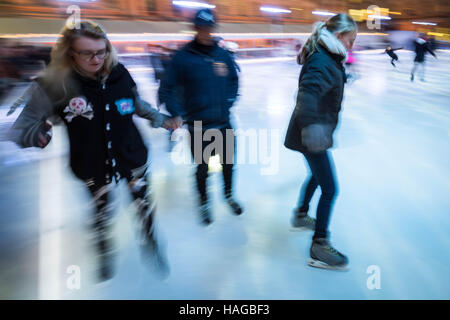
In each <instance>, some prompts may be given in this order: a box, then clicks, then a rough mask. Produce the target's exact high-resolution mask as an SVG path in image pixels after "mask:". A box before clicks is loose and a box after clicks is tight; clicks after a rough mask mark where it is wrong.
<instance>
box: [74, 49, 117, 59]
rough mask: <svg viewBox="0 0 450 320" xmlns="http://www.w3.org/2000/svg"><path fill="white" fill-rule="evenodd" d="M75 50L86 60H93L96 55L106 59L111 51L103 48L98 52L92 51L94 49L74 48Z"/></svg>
mask: <svg viewBox="0 0 450 320" xmlns="http://www.w3.org/2000/svg"><path fill="white" fill-rule="evenodd" d="M72 51H73V52H75V53H76V54H78V55H79V56H80V57H81V59H83V60H84V61H91V60H92V59H94V57H97V58H98V59H100V60H103V59H105V58H106V57H107V56H108V54H109V51H108V50H107V49H102V50H99V51H97V52H92V51H87V50H85V51H75V50H74V49H72Z"/></svg>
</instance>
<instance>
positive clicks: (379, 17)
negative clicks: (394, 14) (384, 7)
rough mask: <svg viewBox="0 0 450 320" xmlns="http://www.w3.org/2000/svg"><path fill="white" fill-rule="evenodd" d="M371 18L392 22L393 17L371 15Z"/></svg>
mask: <svg viewBox="0 0 450 320" xmlns="http://www.w3.org/2000/svg"><path fill="white" fill-rule="evenodd" d="M369 18H371V19H380V20H391V17H386V16H378V15H376V14H372V15H370V16H369Z"/></svg>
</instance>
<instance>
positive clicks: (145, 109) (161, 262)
mask: <svg viewBox="0 0 450 320" xmlns="http://www.w3.org/2000/svg"><path fill="white" fill-rule="evenodd" d="M32 86H33V87H32V88H31V94H30V95H29V98H28V99H27V101H26V105H25V108H24V109H23V111H22V113H21V114H20V116H19V117H18V119H17V121H16V123H15V124H14V126H13V128H12V131H11V134H12V137H11V138H12V140H14V141H15V142H16V143H18V144H19V145H20V146H22V147H40V148H44V147H46V146H47V145H48V143H49V142H50V140H51V136H52V135H51V132H52V131H51V128H52V122H51V120H52V119H60V120H62V121H63V122H64V124H65V125H66V127H67V132H68V137H69V145H70V167H71V169H72V171H73V173H74V174H75V176H76V177H77V178H79V179H80V180H82V181H83V182H84V183H85V185H86V187H87V189H88V190H89V192H90V194H91V196H92V200H93V204H94V207H95V213H94V214H93V217H92V218H93V219H92V223H91V225H92V228H93V231H94V235H95V236H94V239H95V247H96V250H97V252H98V258H99V259H98V260H99V261H98V262H99V263H98V266H99V267H98V277H99V280H100V281H103V280H107V279H110V278H111V277H112V276H113V274H114V267H113V266H114V252H115V250H114V247H115V246H114V245H113V239H112V236H111V222H112V219H111V218H112V206H111V199H110V198H111V192H110V191H111V190H112V187H113V184H114V182H116V183H118V182H119V181H120V180H121V179H125V180H126V181H127V183H128V188H129V191H130V193H131V196H132V197H133V199H134V203H135V204H136V207H137V212H138V218H139V221H140V223H139V225H140V232H141V234H140V235H141V236H140V248H141V253H142V257H143V258H144V260H145V262H146V263H147V265H150V266H151V267H152V269H151V270H152V271H156V272H159V274H161V275H164V276H166V275H168V271H169V269H168V264H167V261H166V258H165V254H164V250H162V249H161V248H160V246H159V244H158V241H157V237H156V231H155V227H154V218H155V201H154V199H153V197H152V192H151V187H150V184H149V181H148V180H149V178H150V177H149V172H148V166H147V157H148V152H147V148H146V146H145V144H144V142H143V140H142V137H141V135H140V133H139V131H138V130H137V128H136V126H135V124H134V122H133V115H134V114H136V115H138V116H140V117H143V118H146V119H148V120H150V123H151V125H152V126H153V127H155V128H156V127H164V128H166V129H168V128H172V129H176V128H177V127H178V126H177V124H176V122H175V121H173V120H172V119H169V118H167V117H165V116H163V115H162V114H160V113H159V112H158V111H157V110H156V109H154V108H152V107H151V106H150V105H149V104H148V103H147V102H145V101H143V100H142V99H141V98H140V97H139V95H138V92H137V90H136V83H135V82H134V81H133V78H132V77H131V75H130V73H129V72H128V70H127V69H126V68H125V67H124V66H123V65H122V64H120V63H119V62H118V60H117V55H116V52H115V49H114V48H113V46H112V45H111V42H110V41H109V40H108V38H107V36H106V33H105V31H104V30H103V29H102V27H101V26H100V25H98V24H96V23H94V22H91V21H83V22H81V24H80V27H79V28H78V29H74V28H70V27H69V26H66V27H64V28H63V30H62V32H61V37H60V38H59V39H58V41H57V43H56V45H55V46H54V48H53V49H52V53H51V62H50V64H49V66H48V68H47V69H46V70H45V71H44V72H43V74H42V75H40V76H39V77H38V78H37V80H36V81H35V82H34V83H33V85H32ZM155 267H156V268H155Z"/></svg>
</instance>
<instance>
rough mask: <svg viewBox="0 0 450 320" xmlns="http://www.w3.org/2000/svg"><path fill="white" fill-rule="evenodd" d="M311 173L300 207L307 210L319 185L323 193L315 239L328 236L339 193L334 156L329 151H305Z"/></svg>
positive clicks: (300, 198) (304, 185)
mask: <svg viewBox="0 0 450 320" xmlns="http://www.w3.org/2000/svg"><path fill="white" fill-rule="evenodd" d="M303 155H304V156H305V158H306V161H307V163H308V166H309V168H310V170H311V175H310V176H309V177H308V178H307V179H306V180H305V182H304V183H303V186H302V189H301V192H300V197H299V201H298V207H299V208H303V209H305V210H307V209H308V208H309V203H310V201H311V198H312V197H313V195H314V192H315V191H316V189H317V187H318V186H320V189H321V190H322V195H321V196H320V199H319V204H318V206H317V214H316V230H315V232H314V236H313V239H315V238H327V237H328V225H329V222H330V215H331V210H332V207H333V203H334V200H335V198H336V195H337V181H336V178H335V175H334V164H333V158H332V156H331V154H330V153H329V152H328V151H324V152H320V153H304V154H303Z"/></svg>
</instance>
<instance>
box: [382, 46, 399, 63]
mask: <svg viewBox="0 0 450 320" xmlns="http://www.w3.org/2000/svg"><path fill="white" fill-rule="evenodd" d="M400 49H403V47H401V48H397V49H392V47H391V46H387V47H386V50H384V52H383V53H386V54H387V55H388V56H389V57H391V64H392V65H393V66H394V68H396V67H397V66H396V65H395V63H394V61H398V56H397V54H396V53H395V52H394V51H397V50H400Z"/></svg>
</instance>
